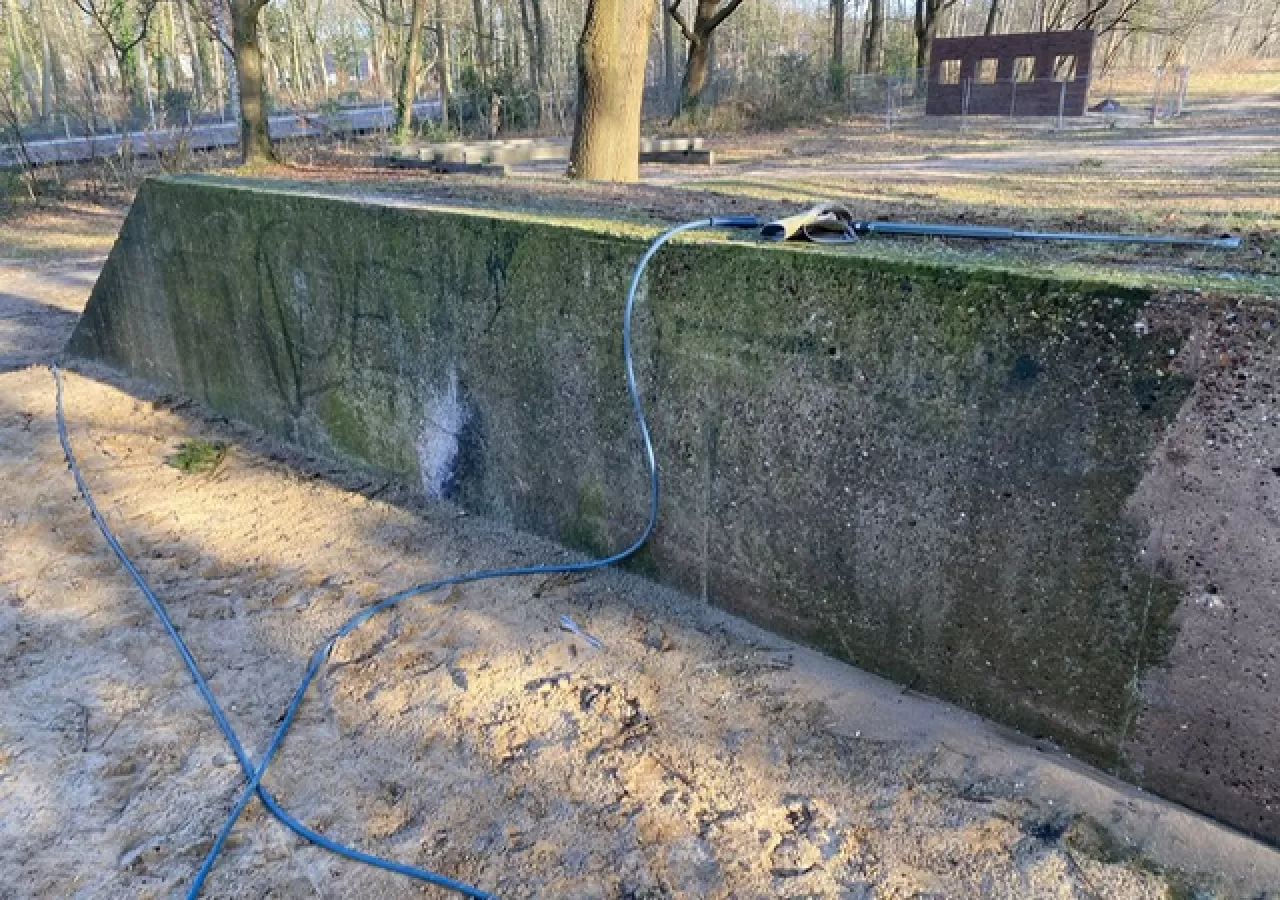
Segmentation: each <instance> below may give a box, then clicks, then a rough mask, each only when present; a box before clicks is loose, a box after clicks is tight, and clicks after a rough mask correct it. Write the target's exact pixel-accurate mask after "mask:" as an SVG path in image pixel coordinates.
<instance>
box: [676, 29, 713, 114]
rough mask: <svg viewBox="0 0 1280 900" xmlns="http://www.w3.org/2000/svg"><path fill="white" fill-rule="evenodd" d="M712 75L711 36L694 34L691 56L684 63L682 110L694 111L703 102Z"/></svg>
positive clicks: (681, 87)
mask: <svg viewBox="0 0 1280 900" xmlns="http://www.w3.org/2000/svg"><path fill="white" fill-rule="evenodd" d="M710 74H711V35H705V36H704V35H700V34H698V33H697V32H696V31H695V32H694V33H693V40H691V41H690V42H689V56H688V58H687V59H686V60H685V63H684V80H683V81H682V82H681V83H680V108H681V109H682V110H690V109H694V108H696V107H697V106H698V104H699V103H700V102H701V101H702V92H703V91H704V90H705V89H706V87H707V76H708V75H710Z"/></svg>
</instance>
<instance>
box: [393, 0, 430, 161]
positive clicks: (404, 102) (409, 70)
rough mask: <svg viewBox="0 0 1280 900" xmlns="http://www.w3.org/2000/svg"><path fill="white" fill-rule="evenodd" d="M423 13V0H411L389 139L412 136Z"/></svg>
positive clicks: (424, 0) (399, 139) (402, 140)
mask: <svg viewBox="0 0 1280 900" xmlns="http://www.w3.org/2000/svg"><path fill="white" fill-rule="evenodd" d="M426 14H427V0H413V8H412V11H411V12H410V14H409V34H408V36H407V37H406V38H405V42H404V59H403V60H401V65H400V80H399V83H398V84H396V124H395V127H394V128H393V129H392V131H391V139H392V140H393V141H395V142H396V143H397V144H403V143H405V142H406V141H408V140H409V138H410V137H412V136H413V101H414V98H415V97H416V96H417V94H418V70H419V67H420V65H421V63H422V20H423V19H424V18H425V17H426Z"/></svg>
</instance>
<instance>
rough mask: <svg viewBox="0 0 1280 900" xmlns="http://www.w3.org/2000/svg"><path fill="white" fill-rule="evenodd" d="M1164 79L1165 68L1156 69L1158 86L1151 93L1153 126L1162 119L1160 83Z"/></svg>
mask: <svg viewBox="0 0 1280 900" xmlns="http://www.w3.org/2000/svg"><path fill="white" fill-rule="evenodd" d="M1163 78H1164V66H1160V67H1159V68H1158V69H1156V86H1155V88H1154V89H1153V91H1152V93H1151V124H1152V125H1154V124H1156V120H1157V119H1158V118H1159V117H1160V81H1161V80H1162V79H1163Z"/></svg>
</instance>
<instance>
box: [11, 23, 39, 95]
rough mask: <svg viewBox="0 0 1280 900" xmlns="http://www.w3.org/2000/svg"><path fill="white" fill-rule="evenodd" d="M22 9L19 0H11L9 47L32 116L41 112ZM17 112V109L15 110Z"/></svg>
mask: <svg viewBox="0 0 1280 900" xmlns="http://www.w3.org/2000/svg"><path fill="white" fill-rule="evenodd" d="M23 30H24V29H23V27H22V10H20V9H19V8H18V0H9V47H10V49H11V51H12V52H13V62H14V65H15V67H16V68H17V70H18V73H17V74H18V79H19V81H21V82H22V89H23V91H24V92H25V93H26V95H27V107H28V108H29V109H30V110H31V115H32V116H37V115H39V114H40V107H39V106H38V105H37V103H36V89H35V80H34V79H33V78H32V77H31V68H30V66H29V65H28V63H27V50H26V46H25V44H26V37H25V35H24V34H23ZM13 112H14V114H15V115H16V114H17V110H13Z"/></svg>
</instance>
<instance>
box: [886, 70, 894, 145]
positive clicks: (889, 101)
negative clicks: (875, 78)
mask: <svg viewBox="0 0 1280 900" xmlns="http://www.w3.org/2000/svg"><path fill="white" fill-rule="evenodd" d="M884 130H885V131H887V132H889V133H890V134H893V79H892V78H886V79H885V80H884Z"/></svg>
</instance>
